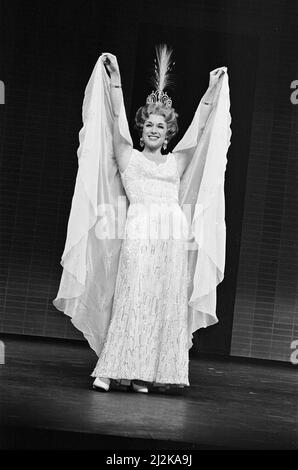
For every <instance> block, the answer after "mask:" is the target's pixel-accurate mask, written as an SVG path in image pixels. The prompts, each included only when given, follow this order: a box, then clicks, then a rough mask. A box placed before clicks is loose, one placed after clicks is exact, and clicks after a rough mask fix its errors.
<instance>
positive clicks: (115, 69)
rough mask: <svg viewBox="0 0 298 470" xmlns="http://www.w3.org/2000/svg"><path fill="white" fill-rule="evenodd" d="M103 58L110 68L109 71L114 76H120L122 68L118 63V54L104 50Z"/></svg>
mask: <svg viewBox="0 0 298 470" xmlns="http://www.w3.org/2000/svg"><path fill="white" fill-rule="evenodd" d="M102 58H103V63H104V65H105V66H106V68H107V69H108V71H109V73H110V74H111V75H114V76H115V75H119V76H120V70H119V65H118V62H117V58H116V56H114V55H113V54H110V53H109V52H104V53H103V54H102Z"/></svg>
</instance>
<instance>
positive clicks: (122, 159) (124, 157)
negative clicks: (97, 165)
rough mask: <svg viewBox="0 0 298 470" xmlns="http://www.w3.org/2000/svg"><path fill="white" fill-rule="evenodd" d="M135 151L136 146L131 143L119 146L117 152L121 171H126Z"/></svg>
mask: <svg viewBox="0 0 298 470" xmlns="http://www.w3.org/2000/svg"><path fill="white" fill-rule="evenodd" d="M133 152H134V148H133V147H131V146H130V145H123V146H119V147H118V149H117V151H116V152H115V156H116V160H117V164H118V168H119V171H120V172H121V173H124V172H125V171H126V169H127V167H128V165H129V162H130V159H131V157H132V154H133Z"/></svg>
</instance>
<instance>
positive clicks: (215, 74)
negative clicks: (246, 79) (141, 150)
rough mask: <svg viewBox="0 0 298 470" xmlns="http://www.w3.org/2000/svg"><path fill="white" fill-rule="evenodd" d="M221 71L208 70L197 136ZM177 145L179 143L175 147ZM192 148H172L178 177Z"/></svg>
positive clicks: (209, 109) (211, 105)
mask: <svg viewBox="0 0 298 470" xmlns="http://www.w3.org/2000/svg"><path fill="white" fill-rule="evenodd" d="M222 73H224V72H223V71H222V67H219V68H218V69H215V70H212V72H210V78H209V86H208V89H207V91H206V93H205V94H204V95H203V97H202V99H201V108H200V115H199V120H198V123H197V135H198V137H199V136H200V135H201V134H202V132H203V131H204V128H205V126H206V124H207V121H208V118H209V116H210V113H211V111H212V108H213V104H214V96H215V91H216V86H217V83H218V80H219V77H220V76H221V75H222ZM178 146H179V144H178V145H177V146H176V147H178ZM194 150H195V147H193V148H189V149H186V150H184V151H181V152H180V151H179V150H178V151H177V152H175V149H174V151H173V153H174V155H175V157H176V161H177V166H178V172H179V175H180V178H181V176H182V175H183V173H184V171H185V170H186V168H187V166H188V164H189V163H190V161H191V159H192V156H193V153H194Z"/></svg>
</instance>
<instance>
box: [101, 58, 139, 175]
mask: <svg viewBox="0 0 298 470" xmlns="http://www.w3.org/2000/svg"><path fill="white" fill-rule="evenodd" d="M103 56H104V64H105V66H106V68H107V69H108V71H109V73H110V77H111V91H110V96H111V102H112V108H113V112H114V117H115V119H114V124H113V144H114V152H115V157H116V160H117V163H118V167H119V169H120V171H121V172H123V171H125V170H126V167H127V165H128V162H129V159H130V156H131V151H132V147H131V145H130V144H129V143H128V142H127V140H125V139H124V138H123V136H122V135H121V134H120V131H119V123H118V118H119V113H120V108H121V104H122V101H123V94H122V85H121V76H120V70H119V66H118V62H117V59H116V57H115V56H114V55H112V54H109V53H106V54H103Z"/></svg>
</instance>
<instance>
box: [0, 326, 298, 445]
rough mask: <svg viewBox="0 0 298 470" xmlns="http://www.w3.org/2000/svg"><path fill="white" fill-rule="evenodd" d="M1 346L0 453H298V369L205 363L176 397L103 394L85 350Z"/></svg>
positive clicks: (48, 343) (25, 342) (236, 361)
mask: <svg viewBox="0 0 298 470" xmlns="http://www.w3.org/2000/svg"><path fill="white" fill-rule="evenodd" d="M0 339H1V340H2V341H3V342H4V344H5V364H4V365H0V378H1V381H0V426H1V427H0V448H1V449H7V448H14V449H22V448H25V449H40V448H51V449H71V448H75V449H78V448H82V449H89V448H90V449H146V450H148V449H185V450H187V449H189V450H191V449H235V450H236V449H289V450H290V449H298V429H297V422H298V367H297V366H293V365H291V364H282V363H276V362H268V361H256V360H249V359H242V358H241V359H240V358H221V357H216V356H215V357H212V358H210V357H209V358H206V357H204V358H201V359H192V360H191V361H190V383H191V386H190V387H189V388H187V390H185V391H183V392H180V394H179V395H165V394H162V393H152V394H148V395H143V394H136V393H133V392H127V391H119V390H115V391H114V390H111V391H110V392H108V393H100V392H97V391H95V390H93V389H92V382H93V379H92V377H90V374H91V372H92V370H93V368H94V365H95V363H96V355H95V353H94V352H93V351H92V350H91V349H89V347H88V346H87V344H86V343H83V342H77V341H67V340H65V341H61V340H57V341H56V340H55V339H52V340H49V339H43V338H28V337H22V336H19V337H16V336H9V335H2V336H1V335H0Z"/></svg>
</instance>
